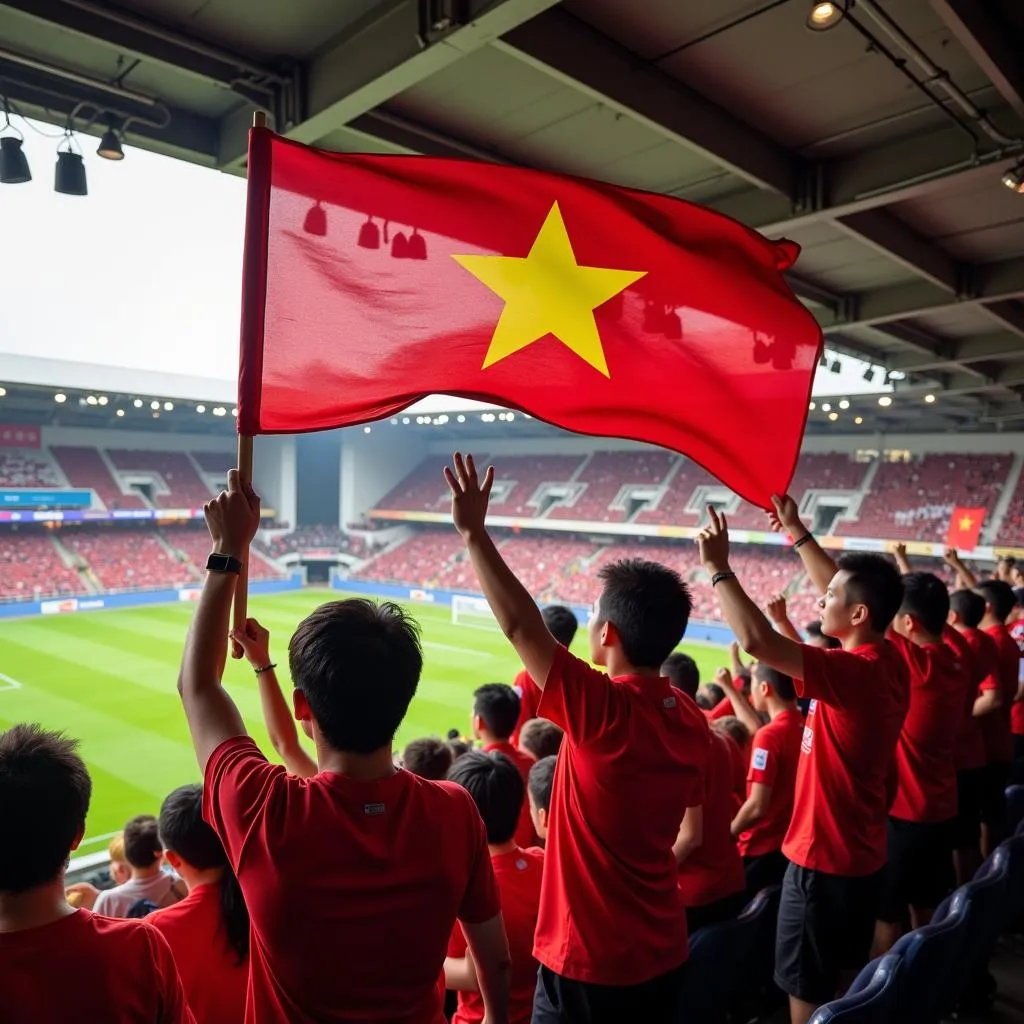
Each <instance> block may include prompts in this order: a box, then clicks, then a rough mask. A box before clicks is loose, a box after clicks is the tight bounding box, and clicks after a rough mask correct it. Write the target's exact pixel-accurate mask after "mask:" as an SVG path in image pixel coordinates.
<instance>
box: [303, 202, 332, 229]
mask: <svg viewBox="0 0 1024 1024" xmlns="http://www.w3.org/2000/svg"><path fill="white" fill-rule="evenodd" d="M302 230H303V231H305V232H306V234H307V235H319V236H320V237H321V238H323V237H324V236H325V235H326V234H327V211H326V210H325V209H324V208H323V207H322V206H321V205H320V201H319V200H317V201H316V202H315V203H314V204H313V205H312V206H311V207H310V208H309V209H308V210H307V211H306V219H305V220H304V221H303V222H302Z"/></svg>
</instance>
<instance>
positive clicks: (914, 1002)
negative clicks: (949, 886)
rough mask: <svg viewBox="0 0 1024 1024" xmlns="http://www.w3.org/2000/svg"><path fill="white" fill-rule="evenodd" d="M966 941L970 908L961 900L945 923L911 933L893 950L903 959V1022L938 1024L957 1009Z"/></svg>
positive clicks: (900, 997)
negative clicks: (968, 909)
mask: <svg viewBox="0 0 1024 1024" xmlns="http://www.w3.org/2000/svg"><path fill="white" fill-rule="evenodd" d="M936 917H937V918H938V915H936ZM966 938H967V905H966V900H960V901H958V903H957V904H956V907H955V909H952V908H951V909H948V910H947V912H946V913H945V914H944V916H943V917H942V918H941V919H936V920H933V921H932V923H931V924H928V925H925V926H924V927H923V928H918V929H916V930H915V931H912V932H909V933H908V934H906V935H904V936H903V937H902V938H901V939H900V940H899V941H898V942H897V943H896V945H895V946H893V947H892V949H891V950H890V952H891V953H892V954H893V955H894V956H900V957H902V958H903V966H902V968H901V970H900V985H899V1010H900V1014H899V1019H900V1020H901V1021H903V1022H905V1024H938V1022H939V1021H940V1020H941V1019H942V1018H943V1017H946V1016H948V1015H949V1014H951V1013H952V1012H953V1010H954V1009H955V1008H956V999H957V996H958V994H959V991H960V988H961V986H962V984H963V982H964V980H965V976H964V975H963V972H962V960H963V950H964V942H965V941H966Z"/></svg>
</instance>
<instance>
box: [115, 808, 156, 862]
mask: <svg viewBox="0 0 1024 1024" xmlns="http://www.w3.org/2000/svg"><path fill="white" fill-rule="evenodd" d="M163 852H164V848H163V847H162V846H161V845H160V829H159V826H158V825H157V820H156V818H154V817H153V815H152V814H136V815H135V817H134V818H131V819H130V820H129V821H128V824H127V825H125V827H124V859H125V860H126V861H128V863H129V864H130V865H131V866H132V867H133V868H151V867H152V866H153V865H154V864H155V863H156V862H157V861H158V860H159V859H160V856H161V854H162V853H163Z"/></svg>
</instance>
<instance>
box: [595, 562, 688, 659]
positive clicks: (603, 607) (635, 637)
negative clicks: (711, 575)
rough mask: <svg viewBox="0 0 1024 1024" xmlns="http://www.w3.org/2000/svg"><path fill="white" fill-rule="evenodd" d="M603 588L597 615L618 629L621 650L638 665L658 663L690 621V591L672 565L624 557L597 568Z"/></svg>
mask: <svg viewBox="0 0 1024 1024" xmlns="http://www.w3.org/2000/svg"><path fill="white" fill-rule="evenodd" d="M597 576H598V579H599V580H600V581H601V583H602V586H603V589H602V591H601V597H600V599H599V601H598V606H597V608H598V617H599V619H600V620H601V621H602V622H608V623H611V625H613V626H614V627H615V630H616V632H617V633H618V634H619V640H620V642H621V643H622V653H623V654H625V655H626V658H627V659H628V661H629V663H630V664H631V665H634V666H635V667H636V668H648V669H660V668H661V666H662V665H663V664H664V662H665V659H666V658H667V657H668V656H669V655H670V654H671V653H672V651H673V650H675V647H676V645H677V644H678V643H679V641H680V640H682V638H683V634H684V633H685V632H686V625H687V623H688V622H689V621H690V609H691V607H692V601H691V600H690V591H689V589H688V588H687V586H686V584H685V583H684V582H683V578H682V577H681V576H680V575H679V573H677V572H676V571H675V570H673V569H669V568H667V567H666V566H664V565H659V564H658V563H657V562H645V561H642V560H641V559H639V558H625V559H622V560H621V561H619V562H612V563H610V564H609V565H605V566H603V567H602V568H601V570H600V571H599V572H598V574H597Z"/></svg>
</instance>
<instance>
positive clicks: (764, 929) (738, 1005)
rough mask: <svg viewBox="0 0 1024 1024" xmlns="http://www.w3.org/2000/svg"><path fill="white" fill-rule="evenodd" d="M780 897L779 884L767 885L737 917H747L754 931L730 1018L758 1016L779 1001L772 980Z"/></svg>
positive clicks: (744, 1018)
mask: <svg viewBox="0 0 1024 1024" xmlns="http://www.w3.org/2000/svg"><path fill="white" fill-rule="evenodd" d="M781 897H782V886H781V885H771V886H768V887H766V888H764V889H762V890H761V891H760V892H759V893H758V894H757V895H756V896H755V897H754V898H753V899H752V900H751V901H750V902H749V903H748V904H747V906H746V908H745V909H744V911H743V914H742V915H741V916H742V917H743V918H749V919H750V920H751V923H753V924H754V926H755V928H754V935H753V938H752V940H751V943H750V950H749V952H748V954H747V960H746V963H745V964H744V965H743V971H742V972H741V973H740V976H739V978H738V979H737V984H736V986H735V988H734V993H733V999H732V1002H731V1004H730V1006H731V1012H732V1015H733V1017H735V1018H736V1019H737V1020H751V1019H752V1018H754V1017H759V1016H761V1015H762V1011H764V1012H767V1011H769V1010H770V1009H772V1008H773V1006H774V1005H775V1004H777V1003H779V1002H780V1001H781V1000H782V994H781V992H779V990H778V989H777V988H776V987H775V980H774V974H775V930H776V927H777V926H778V921H779V901H780V899H781Z"/></svg>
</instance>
